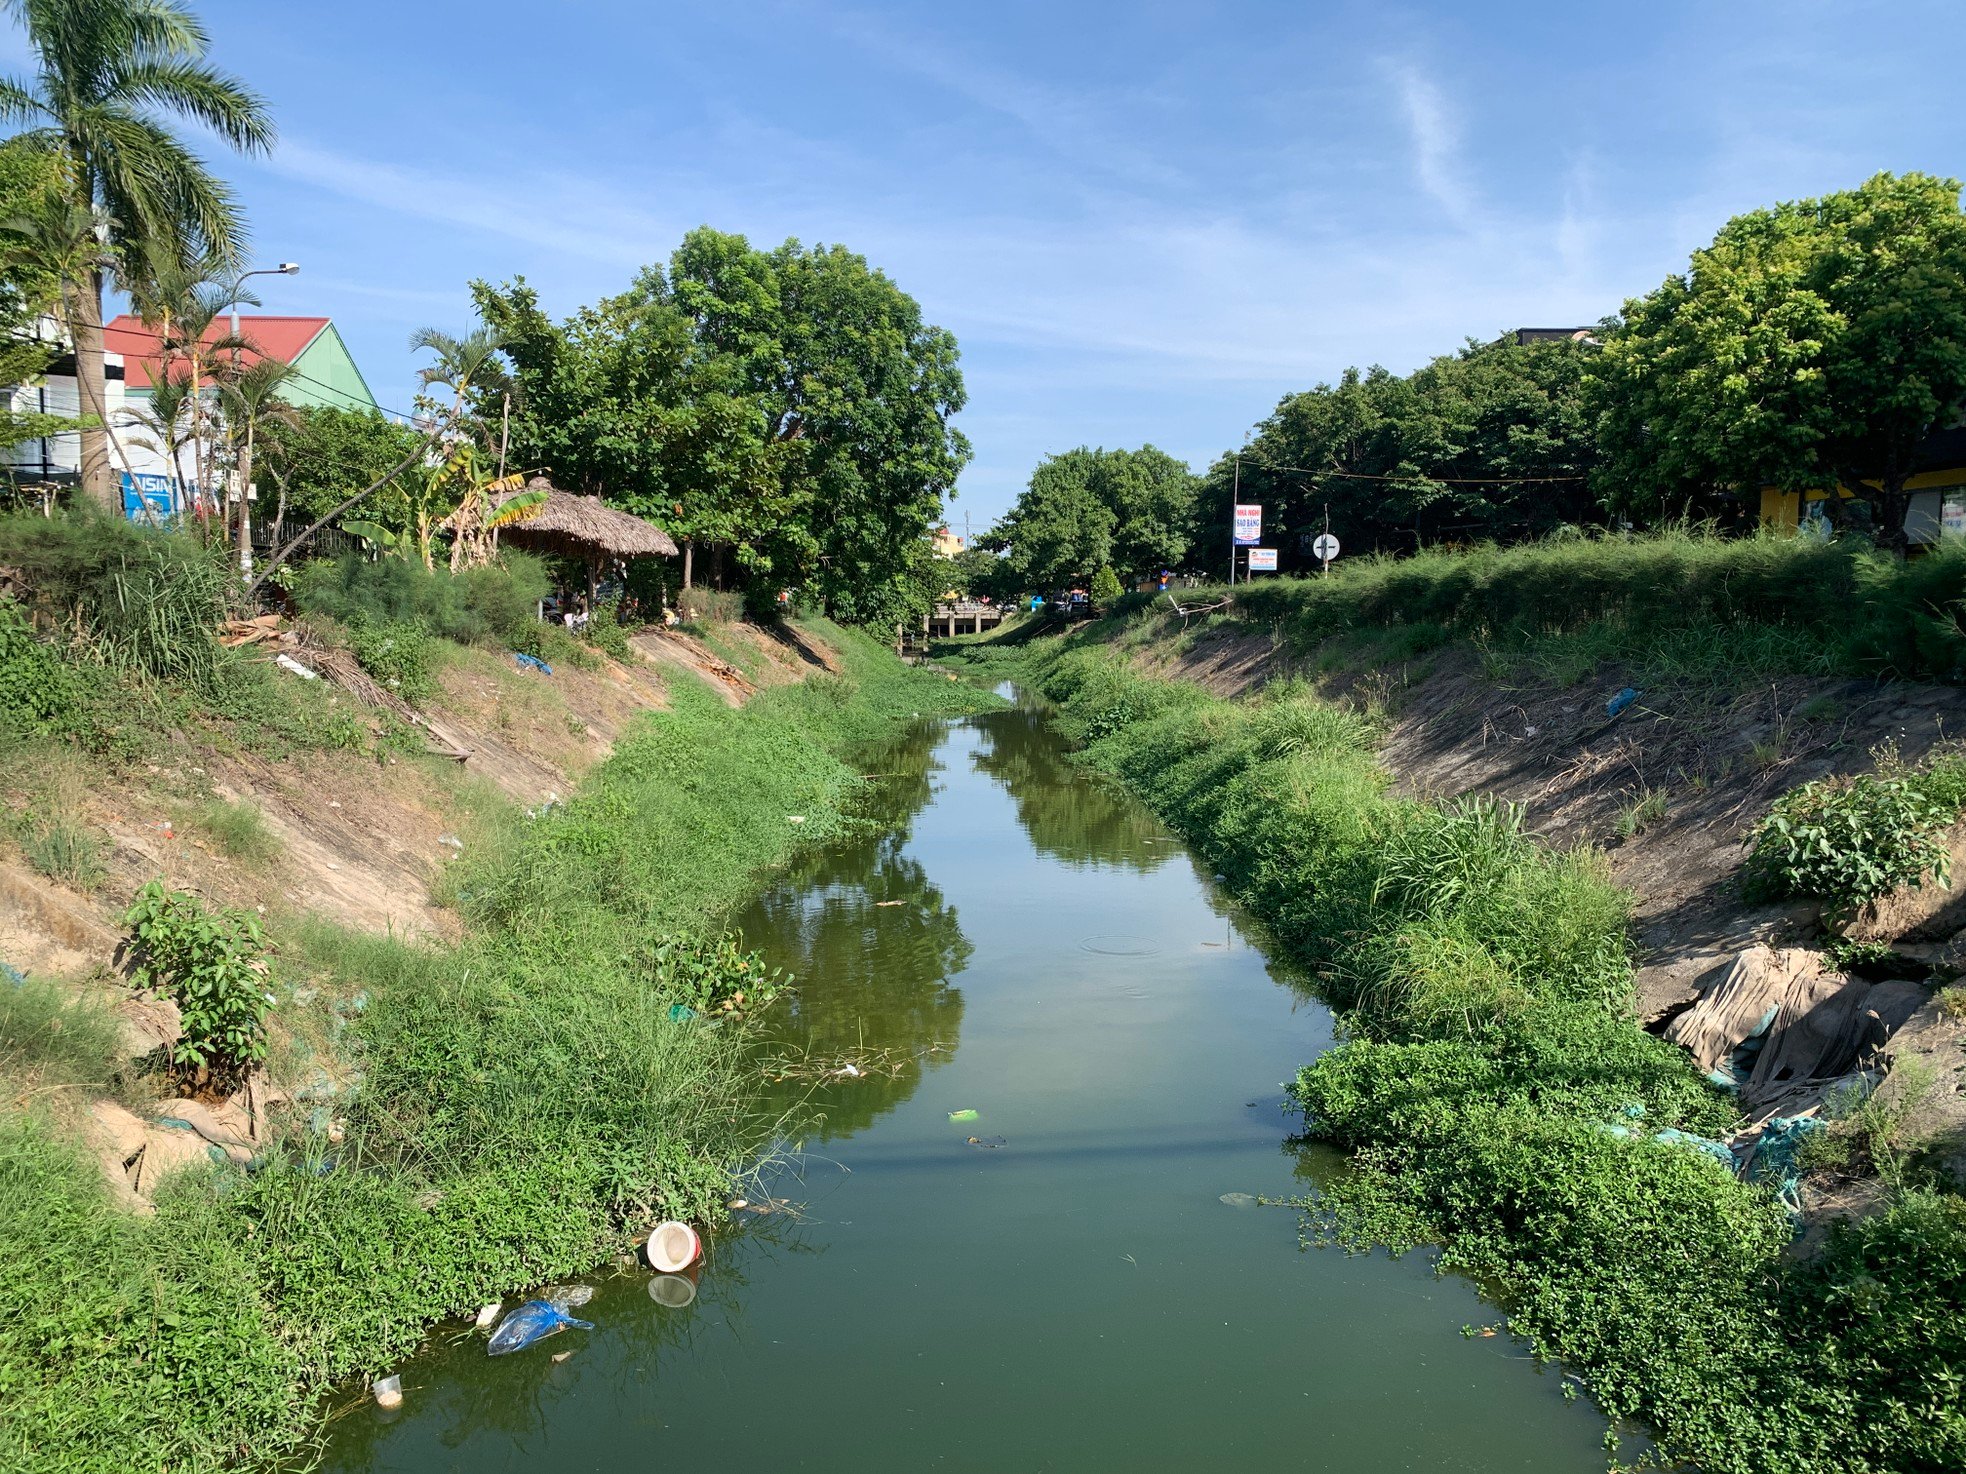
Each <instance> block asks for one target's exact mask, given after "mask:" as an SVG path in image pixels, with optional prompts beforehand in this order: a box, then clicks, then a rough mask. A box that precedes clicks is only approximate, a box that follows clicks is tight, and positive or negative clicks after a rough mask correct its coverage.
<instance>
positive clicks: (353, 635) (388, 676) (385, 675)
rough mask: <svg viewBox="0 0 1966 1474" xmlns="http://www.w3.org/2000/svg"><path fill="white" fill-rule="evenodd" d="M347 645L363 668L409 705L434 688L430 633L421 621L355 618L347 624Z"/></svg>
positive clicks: (428, 693)
mask: <svg viewBox="0 0 1966 1474" xmlns="http://www.w3.org/2000/svg"><path fill="white" fill-rule="evenodd" d="M348 648H349V650H350V651H351V652H353V654H354V656H355V659H356V661H357V662H358V663H359V664H360V665H361V667H362V669H363V670H365V671H367V672H368V673H369V674H370V675H372V676H374V677H375V679H376V680H377V682H378V683H380V684H381V685H383V686H385V687H387V688H388V689H389V690H391V691H393V692H395V694H396V695H398V696H400V697H402V698H403V700H405V701H407V702H409V703H410V704H411V705H412V706H420V705H422V704H423V703H424V702H425V701H428V700H429V699H430V696H431V693H432V692H433V691H434V690H435V678H434V675H433V673H432V669H431V665H432V658H433V653H434V652H433V651H432V650H431V636H430V635H428V634H426V633H425V631H424V628H423V626H422V625H420V624H415V623H412V622H410V621H407V620H385V621H375V620H371V619H368V618H366V617H363V618H358V619H357V620H356V621H355V622H354V623H353V624H351V625H349V626H348Z"/></svg>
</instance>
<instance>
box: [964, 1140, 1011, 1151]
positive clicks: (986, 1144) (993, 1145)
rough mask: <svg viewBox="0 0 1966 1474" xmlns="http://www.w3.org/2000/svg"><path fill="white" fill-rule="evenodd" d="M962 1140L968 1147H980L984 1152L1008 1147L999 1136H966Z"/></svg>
mask: <svg viewBox="0 0 1966 1474" xmlns="http://www.w3.org/2000/svg"><path fill="white" fill-rule="evenodd" d="M963 1140H964V1142H965V1143H967V1144H968V1145H970V1146H973V1147H980V1148H981V1149H982V1150H984V1151H986V1152H993V1151H995V1150H996V1149H997V1148H998V1147H1000V1146H1008V1145H1009V1143H1008V1142H1006V1141H1005V1140H1004V1139H1003V1138H1002V1137H1001V1136H966V1137H964V1138H963Z"/></svg>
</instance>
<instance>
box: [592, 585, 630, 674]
mask: <svg viewBox="0 0 1966 1474" xmlns="http://www.w3.org/2000/svg"><path fill="white" fill-rule="evenodd" d="M580 637H581V638H582V639H583V640H585V641H586V642H587V643H588V644H590V645H592V646H593V647H594V648H595V649H596V650H601V651H605V652H606V653H607V654H609V655H611V656H613V657H614V658H615V659H616V660H629V659H632V658H633V656H634V651H632V650H631V649H630V648H629V646H628V628H627V626H625V625H624V624H622V623H621V602H620V600H618V599H608V600H606V601H605V602H603V603H601V604H599V605H597V606H596V607H595V609H594V612H593V614H592V615H591V616H589V618H588V620H587V624H586V627H585V628H583V629H582V630H581V632H580Z"/></svg>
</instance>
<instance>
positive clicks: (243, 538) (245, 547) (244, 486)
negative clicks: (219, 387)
mask: <svg viewBox="0 0 1966 1474" xmlns="http://www.w3.org/2000/svg"><path fill="white" fill-rule="evenodd" d="M299 272H300V263H299V262H298V261H282V262H281V263H280V264H279V265H278V266H263V267H261V268H260V269H259V270H257V271H248V272H245V273H244V274H243V275H241V276H240V278H239V279H238V280H237V281H235V282H234V283H232V292H231V297H232V301H231V304H230V305H231V307H232V367H233V370H234V372H237V370H238V368H239V346H240V345H239V293H240V292H241V291H242V290H244V288H245V285H246V281H247V279H248V278H250V277H255V276H295V275H298V274H299ZM251 476H252V437H251V435H250V434H249V435H248V436H247V438H246V452H245V455H244V456H243V457H241V460H240V465H239V467H238V477H239V571H240V573H242V574H244V575H246V576H247V577H248V578H250V577H251V576H252V571H253V538H252V520H251V519H252V514H251V512H250V511H249V510H248V509H247V506H246V497H247V492H248V490H249V486H248V482H249V479H250V478H251Z"/></svg>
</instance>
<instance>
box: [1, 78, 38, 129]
mask: <svg viewBox="0 0 1966 1474" xmlns="http://www.w3.org/2000/svg"><path fill="white" fill-rule="evenodd" d="M47 116H48V108H47V105H46V104H45V103H43V102H42V101H41V99H40V98H39V97H38V96H37V95H36V94H35V91H34V89H33V88H32V87H30V86H28V85H27V83H25V82H22V81H19V80H17V79H15V78H13V77H4V78H0V122H4V123H31V122H34V121H35V120H36V119H38V118H45V117H47Z"/></svg>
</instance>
